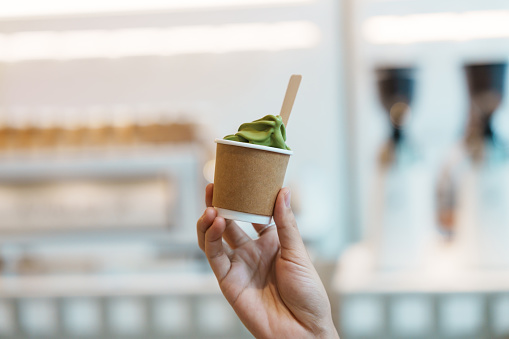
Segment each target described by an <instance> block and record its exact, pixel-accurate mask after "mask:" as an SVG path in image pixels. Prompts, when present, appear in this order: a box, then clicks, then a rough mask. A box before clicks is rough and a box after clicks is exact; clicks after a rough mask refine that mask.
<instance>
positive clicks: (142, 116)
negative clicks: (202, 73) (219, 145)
mask: <svg viewBox="0 0 509 339" xmlns="http://www.w3.org/2000/svg"><path fill="white" fill-rule="evenodd" d="M184 117H185V115H183V114H180V115H178V114H174V113H168V112H165V111H156V112H153V111H149V112H146V109H142V110H138V111H135V109H134V108H131V107H129V106H124V105H117V106H112V107H103V106H92V107H89V108H84V109H78V108H72V107H71V108H52V107H43V108H34V109H30V108H23V107H14V108H4V109H2V110H0V152H1V154H2V155H4V154H10V155H17V154H20V153H21V154H23V153H29V154H37V153H39V152H43V153H47V152H49V151H60V152H62V151H68V152H78V151H84V150H85V151H90V150H97V149H111V148H132V149H136V148H137V147H142V148H146V147H147V146H154V145H165V144H185V143H199V142H200V141H201V140H200V131H199V130H200V127H201V126H199V124H197V123H195V122H193V121H190V120H189V119H186V118H184Z"/></svg>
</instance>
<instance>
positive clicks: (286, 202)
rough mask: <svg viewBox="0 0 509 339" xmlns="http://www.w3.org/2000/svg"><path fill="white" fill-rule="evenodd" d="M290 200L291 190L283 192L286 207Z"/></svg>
mask: <svg viewBox="0 0 509 339" xmlns="http://www.w3.org/2000/svg"><path fill="white" fill-rule="evenodd" d="M291 201H292V192H291V191H290V190H288V192H286V194H285V205H286V208H290V202H291Z"/></svg>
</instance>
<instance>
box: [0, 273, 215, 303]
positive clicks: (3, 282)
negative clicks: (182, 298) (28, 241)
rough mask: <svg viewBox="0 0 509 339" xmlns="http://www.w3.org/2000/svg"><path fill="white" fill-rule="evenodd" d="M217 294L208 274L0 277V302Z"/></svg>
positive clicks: (213, 279)
mask: <svg viewBox="0 0 509 339" xmlns="http://www.w3.org/2000/svg"><path fill="white" fill-rule="evenodd" d="M219 293H221V291H220V289H219V286H218V284H217V281H216V278H215V277H214V275H213V274H212V273H174V274H115V275H111V276H107V275H103V276H100V275H52V276H27V277H5V276H3V277H0V298H43V297H50V298H51V297H91V296H92V297H93V296H97V297H101V296H126V295H127V296H152V295H154V296H159V295H196V294H198V295H199V294H219Z"/></svg>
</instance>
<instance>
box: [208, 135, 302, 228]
mask: <svg viewBox="0 0 509 339" xmlns="http://www.w3.org/2000/svg"><path fill="white" fill-rule="evenodd" d="M215 142H216V144H217V152H216V168H215V172H214V195H213V198H212V206H214V207H215V208H216V210H217V213H218V215H219V216H221V217H223V218H225V219H232V220H239V221H246V222H253V223H258V224H268V223H270V220H271V218H272V213H273V212H274V204H275V202H276V197H277V194H278V192H279V190H280V189H281V187H282V186H283V181H284V178H285V173H286V167H287V166H288V161H289V160H290V155H292V154H293V152H292V151H288V150H284V149H280V148H274V147H267V146H260V145H254V144H250V143H246V142H238V141H230V140H223V139H216V140H215Z"/></svg>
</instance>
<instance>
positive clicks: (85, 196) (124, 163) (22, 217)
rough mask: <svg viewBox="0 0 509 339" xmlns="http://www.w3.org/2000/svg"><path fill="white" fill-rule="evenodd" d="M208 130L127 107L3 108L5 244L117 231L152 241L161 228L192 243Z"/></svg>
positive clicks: (0, 225) (0, 191)
mask: <svg viewBox="0 0 509 339" xmlns="http://www.w3.org/2000/svg"><path fill="white" fill-rule="evenodd" d="M201 128H202V127H201V126H199V124H197V123H194V122H191V121H186V120H183V119H181V118H179V117H177V116H175V114H172V115H170V114H167V113H160V112H159V111H155V110H149V111H147V110H144V111H142V112H141V113H140V112H138V113H136V114H135V113H133V111H132V110H131V109H130V107H128V106H122V105H118V106H113V107H111V108H110V110H107V109H106V108H104V107H99V106H98V107H91V108H89V109H86V110H84V111H79V110H77V109H73V108H68V109H56V108H42V109H38V110H35V109H34V110H33V111H30V110H28V109H21V108H16V109H11V110H3V111H2V114H0V162H1V163H2V166H0V201H1V207H0V211H1V213H2V216H3V217H2V219H1V220H0V232H2V233H3V234H4V235H5V238H4V240H3V241H4V242H8V241H9V240H10V239H11V240H12V239H15V238H16V237H18V239H19V238H20V234H22V235H23V237H25V238H26V237H27V235H30V236H31V237H32V238H38V239H44V237H41V232H46V233H48V235H49V236H50V237H51V236H61V235H62V232H64V233H65V232H76V231H79V232H85V231H86V232H106V231H114V230H123V231H128V232H127V234H130V235H131V236H132V237H139V236H141V237H144V238H151V237H152V238H153V237H154V235H153V234H154V232H156V233H157V230H161V232H159V235H158V236H159V237H160V239H166V240H168V236H167V234H165V233H164V232H163V231H164V230H166V231H170V232H169V234H171V236H172V237H173V238H174V239H177V240H176V241H177V242H181V241H188V242H190V241H192V240H191V239H193V240H194V230H192V228H191V227H188V225H193V224H194V222H195V220H196V218H197V216H198V214H199V212H198V209H199V205H200V202H201V200H202V199H201V192H202V189H203V186H204V184H205V179H204V178H203V175H202V173H201V172H202V168H203V164H204V163H205V162H206V161H207V160H208V159H209V158H210V156H211V153H212V151H211V149H208V148H206V147H205V146H204V144H203V143H202V140H201V139H200V138H201V136H202V135H203V133H202V132H203V130H201ZM136 230H139V231H136ZM144 232H145V233H144ZM147 232H148V233H147ZM167 233H168V232H167ZM124 236H126V235H125V234H124Z"/></svg>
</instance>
